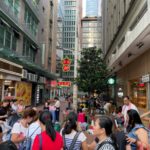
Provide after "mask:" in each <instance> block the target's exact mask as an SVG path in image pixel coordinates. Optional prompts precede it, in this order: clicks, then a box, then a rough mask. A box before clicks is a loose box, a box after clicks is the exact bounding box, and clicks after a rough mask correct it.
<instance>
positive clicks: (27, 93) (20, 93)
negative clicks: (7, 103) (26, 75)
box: [16, 82, 32, 105]
mask: <svg viewBox="0 0 150 150" xmlns="http://www.w3.org/2000/svg"><path fill="white" fill-rule="evenodd" d="M31 95H32V84H31V83H27V82H17V84H16V99H17V100H23V103H24V105H31V97H32V96H31Z"/></svg>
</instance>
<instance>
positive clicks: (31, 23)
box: [24, 6, 38, 36]
mask: <svg viewBox="0 0 150 150" xmlns="http://www.w3.org/2000/svg"><path fill="white" fill-rule="evenodd" d="M24 21H25V25H26V27H27V28H28V29H29V30H30V31H31V33H32V35H34V36H36V34H37V28H38V20H37V19H36V17H35V16H34V14H33V13H32V11H31V10H30V9H29V8H28V7H27V6H25V16H24Z"/></svg>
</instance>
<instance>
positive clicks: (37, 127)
mask: <svg viewBox="0 0 150 150" xmlns="http://www.w3.org/2000/svg"><path fill="white" fill-rule="evenodd" d="M39 127H40V126H38V127H37V128H36V129H35V130H34V131H33V132H32V134H31V135H30V136H29V137H31V136H32V135H33V134H34V133H35V131H36V130H37V129H38V128H39ZM28 135H29V133H28Z"/></svg>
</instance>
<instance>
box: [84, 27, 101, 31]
mask: <svg viewBox="0 0 150 150" xmlns="http://www.w3.org/2000/svg"><path fill="white" fill-rule="evenodd" d="M97 30H98V28H91V27H90V28H82V31H86V32H93V31H95V32H96V31H97Z"/></svg>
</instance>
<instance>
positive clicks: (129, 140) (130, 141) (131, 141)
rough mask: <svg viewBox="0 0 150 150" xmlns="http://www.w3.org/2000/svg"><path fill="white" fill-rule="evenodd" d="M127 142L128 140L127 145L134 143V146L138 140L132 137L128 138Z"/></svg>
mask: <svg viewBox="0 0 150 150" xmlns="http://www.w3.org/2000/svg"><path fill="white" fill-rule="evenodd" d="M126 140H127V143H129V144H131V143H134V144H135V143H136V142H137V140H136V139H134V138H130V137H127V138H126Z"/></svg>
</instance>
